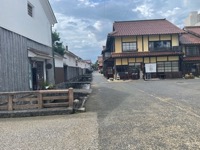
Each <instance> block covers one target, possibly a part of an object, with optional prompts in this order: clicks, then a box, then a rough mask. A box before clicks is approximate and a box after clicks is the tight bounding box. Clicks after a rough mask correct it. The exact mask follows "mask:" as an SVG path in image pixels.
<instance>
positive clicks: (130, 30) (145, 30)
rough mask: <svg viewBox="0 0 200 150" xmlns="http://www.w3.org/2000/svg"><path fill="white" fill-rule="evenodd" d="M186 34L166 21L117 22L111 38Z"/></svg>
mask: <svg viewBox="0 0 200 150" xmlns="http://www.w3.org/2000/svg"><path fill="white" fill-rule="evenodd" d="M177 33H184V31H183V30H181V29H179V28H178V27H177V26H175V25H174V24H172V23H171V22H169V21H168V20H166V19H155V20H137V21H118V22H117V21H116V22H114V24H113V32H111V33H110V34H109V35H110V36H131V35H155V34H177Z"/></svg>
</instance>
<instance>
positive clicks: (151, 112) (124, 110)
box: [87, 74, 200, 150]
mask: <svg viewBox="0 0 200 150" xmlns="http://www.w3.org/2000/svg"><path fill="white" fill-rule="evenodd" d="M94 75H95V78H94V82H93V89H94V90H93V91H94V92H93V94H92V95H91V96H90V99H89V101H88V103H87V110H88V111H89V112H95V113H97V119H98V128H99V131H98V133H99V138H98V140H99V149H102V150H105V149H106V150H107V149H108V150H110V149H113V150H116V149H120V150H122V149H181V150H183V149H200V103H199V102H200V80H199V79H194V80H183V79H178V80H160V81H143V80H137V81H136V80H135V81H130V82H127V81H126V82H107V81H106V80H105V79H104V78H103V77H102V75H100V74H94Z"/></svg>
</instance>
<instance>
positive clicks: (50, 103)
mask: <svg viewBox="0 0 200 150" xmlns="http://www.w3.org/2000/svg"><path fill="white" fill-rule="evenodd" d="M73 100H74V91H73V88H69V89H66V90H39V91H22V92H4V93H0V111H1V110H8V111H12V110H27V109H42V108H52V107H72V108H73Z"/></svg>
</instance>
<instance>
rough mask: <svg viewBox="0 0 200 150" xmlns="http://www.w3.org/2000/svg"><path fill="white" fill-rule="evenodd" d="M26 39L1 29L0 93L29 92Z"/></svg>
mask: <svg viewBox="0 0 200 150" xmlns="http://www.w3.org/2000/svg"><path fill="white" fill-rule="evenodd" d="M26 41H27V40H26V38H24V37H22V36H20V35H17V34H15V33H13V32H10V31H8V30H5V29H3V28H0V43H1V45H0V50H1V51H0V55H1V60H0V61H1V71H0V78H1V79H0V85H1V87H0V91H1V92H4V91H20V90H28V89H29V84H28V59H27V56H28V54H27V49H26V48H27V42H26Z"/></svg>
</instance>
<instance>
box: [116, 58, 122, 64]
mask: <svg viewBox="0 0 200 150" xmlns="http://www.w3.org/2000/svg"><path fill="white" fill-rule="evenodd" d="M115 65H116V66H118V65H122V63H121V59H120V58H117V59H115Z"/></svg>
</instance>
